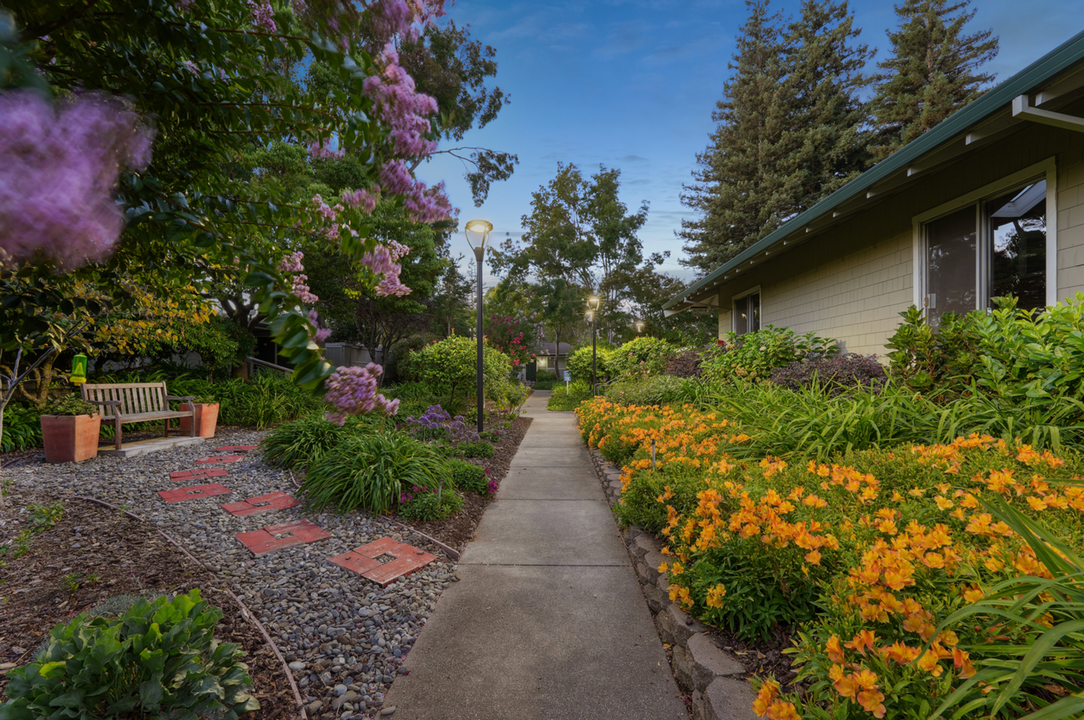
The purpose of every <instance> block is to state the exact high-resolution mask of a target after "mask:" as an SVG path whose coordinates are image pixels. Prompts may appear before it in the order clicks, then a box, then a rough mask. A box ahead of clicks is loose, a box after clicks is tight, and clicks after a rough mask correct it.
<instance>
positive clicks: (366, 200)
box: [343, 185, 380, 215]
mask: <svg viewBox="0 0 1084 720" xmlns="http://www.w3.org/2000/svg"><path fill="white" fill-rule="evenodd" d="M378 200H380V186H379V185H374V186H373V187H372V188H371V189H368V190H364V189H358V190H353V191H351V190H343V203H345V204H347V205H349V206H350V207H356V208H361V209H362V210H364V211H365V212H366V214H369V215H371V214H372V212H373V210H375V209H376V203H377V201H378Z"/></svg>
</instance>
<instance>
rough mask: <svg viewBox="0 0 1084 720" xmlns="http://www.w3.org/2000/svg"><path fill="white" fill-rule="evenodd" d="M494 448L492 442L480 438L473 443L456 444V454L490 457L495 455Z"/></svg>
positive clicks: (471, 456) (470, 456)
mask: <svg viewBox="0 0 1084 720" xmlns="http://www.w3.org/2000/svg"><path fill="white" fill-rule="evenodd" d="M493 452H494V448H493V446H492V445H491V444H489V443H487V442H486V441H485V440H479V441H478V442H473V443H460V444H459V445H457V446H456V454H457V455H462V456H463V457H469V458H490V457H493Z"/></svg>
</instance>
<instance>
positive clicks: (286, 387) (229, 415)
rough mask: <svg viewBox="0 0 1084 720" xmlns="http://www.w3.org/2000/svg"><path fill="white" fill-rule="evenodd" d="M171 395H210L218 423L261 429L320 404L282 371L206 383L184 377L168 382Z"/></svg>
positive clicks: (306, 413) (317, 408) (313, 409)
mask: <svg viewBox="0 0 1084 720" xmlns="http://www.w3.org/2000/svg"><path fill="white" fill-rule="evenodd" d="M168 387H169V391H170V394H172V395H194V396H198V397H213V398H215V401H216V402H218V403H220V407H219V409H218V422H219V423H220V424H222V425H243V426H245V427H256V428H260V429H262V428H265V427H270V426H272V425H278V424H280V423H284V422H287V421H290V420H294V419H296V418H299V417H304V416H306V415H310V414H312V413H313V412H314V411H317V410H320V409H322V408H323V407H324V405H323V403H322V402H320V400H319V399H318V398H316V397H314V396H313V395H312V394H311V393H309V392H306V391H305V390H303V389H302V388H299V387H298V386H297V385H296V384H295V383H293V382H292V381H291V380H290V378H289V377H287V376H285V375H283V374H282V373H264V372H260V373H257V374H256V375H254V376H252V377H251V378H250V379H249V381H248V382H245V381H243V380H241V379H240V378H231V379H229V380H226V381H224V382H223V381H220V382H213V383H212V382H210V381H208V380H199V379H185V380H172V381H170V383H169V385H168Z"/></svg>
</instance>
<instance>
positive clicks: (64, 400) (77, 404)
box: [41, 394, 101, 415]
mask: <svg viewBox="0 0 1084 720" xmlns="http://www.w3.org/2000/svg"><path fill="white" fill-rule="evenodd" d="M100 412H101V407H100V406H98V405H94V404H92V403H89V402H87V401H86V400H84V399H83V398H81V397H79V396H78V395H74V394H71V395H61V396H60V397H56V398H53V399H52V400H50V401H49V402H47V403H46V404H45V405H44V406H43V407H42V409H41V414H42V415H93V414H95V413H100Z"/></svg>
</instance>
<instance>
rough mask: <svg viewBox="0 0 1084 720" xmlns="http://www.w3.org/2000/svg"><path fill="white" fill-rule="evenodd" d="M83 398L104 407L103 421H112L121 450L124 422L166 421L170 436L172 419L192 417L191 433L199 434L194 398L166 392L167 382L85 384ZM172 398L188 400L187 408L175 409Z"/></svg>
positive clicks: (81, 388)
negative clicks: (172, 406)
mask: <svg viewBox="0 0 1084 720" xmlns="http://www.w3.org/2000/svg"><path fill="white" fill-rule="evenodd" d="M80 392H81V393H82V395H83V399H84V400H86V401H87V402H89V403H92V404H94V405H101V406H102V422H103V423H105V422H112V423H113V428H114V429H115V430H116V448H117V450H120V441H121V425H122V424H123V423H134V422H149V421H154V420H165V421H166V434H165V437H169V421H170V419H171V418H183V417H190V418H193V422H192V432H191V436H192V437H196V423H195V414H196V409H195V406H194V405H193V404H192V401H193V400H195V397H194V396H192V395H184V396H180V397H175V396H173V395H167V394H166V384H165V383H164V382H156V383H116V384H111V385H93V384H90V383H84V384H83V385H81V386H80ZM170 400H177V401H180V402H187V403H188V409H187V410H172V409H171V408H170V407H169V401H170Z"/></svg>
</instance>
